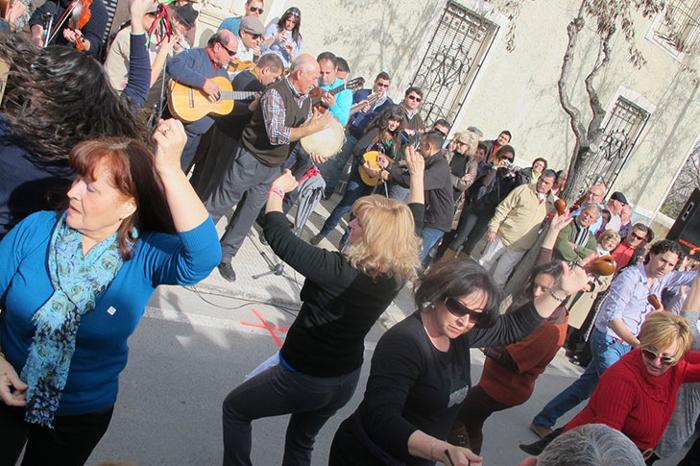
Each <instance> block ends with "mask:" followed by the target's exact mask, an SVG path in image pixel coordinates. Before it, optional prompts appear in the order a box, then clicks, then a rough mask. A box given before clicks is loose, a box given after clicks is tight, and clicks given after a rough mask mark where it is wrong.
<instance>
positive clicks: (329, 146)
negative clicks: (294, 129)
mask: <svg viewBox="0 0 700 466" xmlns="http://www.w3.org/2000/svg"><path fill="white" fill-rule="evenodd" d="M299 143H300V144H301V147H302V148H303V149H304V150H305V151H306V153H307V154H309V155H310V156H311V157H312V158H313V159H315V161H316V162H321V160H325V159H329V158H331V157H333V156H334V155H335V154H337V153H338V152H340V149H342V148H343V143H345V129H344V128H343V125H341V124H340V122H339V121H338V120H336V119H335V118H331V119H330V123H329V125H328V126H327V127H326V128H324V129H322V130H321V131H318V132H316V133H313V134H309V135H308V136H304V137H303V138H301V140H300V141H299Z"/></svg>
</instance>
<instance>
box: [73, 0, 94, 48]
mask: <svg viewBox="0 0 700 466" xmlns="http://www.w3.org/2000/svg"><path fill="white" fill-rule="evenodd" d="M73 3H74V4H75V6H74V7H73V12H72V13H71V16H72V17H71V21H70V26H71V28H72V29H73V30H74V31H76V33H77V35H76V37H75V48H76V49H78V50H80V51H81V52H84V51H85V50H87V47H88V46H87V45H85V39H83V36H82V33H80V32H79V31H80V30H81V29H82V28H84V27H85V25H86V24H87V23H88V22H89V21H90V18H92V12H91V11H90V6H91V5H92V0H76V1H75V2H73Z"/></svg>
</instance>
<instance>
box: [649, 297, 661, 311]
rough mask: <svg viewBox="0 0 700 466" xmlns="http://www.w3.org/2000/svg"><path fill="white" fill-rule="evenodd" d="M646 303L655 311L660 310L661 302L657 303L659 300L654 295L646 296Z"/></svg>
mask: <svg viewBox="0 0 700 466" xmlns="http://www.w3.org/2000/svg"><path fill="white" fill-rule="evenodd" d="M647 302H648V303H649V304H651V305H652V307H653V308H654V310H655V311H658V310H660V309H661V307H662V306H661V301H659V298H657V297H656V295H655V294H650V295H649V296H647Z"/></svg>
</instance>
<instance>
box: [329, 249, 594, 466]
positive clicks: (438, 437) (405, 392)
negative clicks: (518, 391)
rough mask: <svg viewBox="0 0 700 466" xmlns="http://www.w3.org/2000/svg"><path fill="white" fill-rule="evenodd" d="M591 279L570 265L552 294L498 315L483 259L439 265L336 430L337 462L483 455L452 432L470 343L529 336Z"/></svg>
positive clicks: (465, 385) (467, 459)
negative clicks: (457, 441) (452, 438)
mask: <svg viewBox="0 0 700 466" xmlns="http://www.w3.org/2000/svg"><path fill="white" fill-rule="evenodd" d="M587 282H588V276H587V275H586V272H585V271H584V270H583V269H582V268H581V267H575V268H573V269H569V268H568V267H567V266H565V265H563V272H562V274H561V278H560V279H559V281H558V283H556V284H555V285H554V286H553V287H552V288H551V289H550V290H549V291H548V292H547V293H544V294H543V295H542V296H540V297H538V298H537V299H535V301H534V303H533V302H530V303H527V304H525V305H524V306H523V307H521V308H520V309H518V310H516V311H514V312H512V313H510V314H505V315H498V310H497V309H498V289H497V287H496V285H495V284H494V283H493V281H492V280H491V278H490V277H489V275H488V274H487V273H486V271H485V270H484V269H483V268H482V267H481V266H479V265H478V264H476V263H474V262H473V261H465V260H454V261H449V262H442V263H437V264H435V265H433V267H431V268H430V270H429V271H428V273H427V274H426V276H425V277H424V278H423V279H422V280H421V281H420V284H419V286H418V288H417V290H416V296H415V301H416V306H417V308H418V310H417V311H416V312H415V313H414V314H413V315H411V316H409V317H408V318H406V319H405V320H403V321H402V322H400V323H398V324H396V325H395V326H394V327H392V328H391V329H389V330H388V331H387V332H386V333H385V334H384V335H383V336H382V338H381V339H380V340H379V343H378V344H377V348H376V349H375V351H374V356H373V358H372V369H371V372H370V376H369V380H368V381H367V389H366V390H365V396H364V399H363V401H362V403H361V404H360V406H359V408H358V409H357V410H356V411H355V413H354V414H353V415H352V416H350V417H349V418H348V419H346V420H345V421H344V422H343V423H342V424H341V426H340V428H339V429H338V431H337V432H336V434H335V438H334V439H333V445H332V446H331V454H330V463H329V464H330V465H332V466H339V465H357V464H362V465H363V466H371V465H387V464H389V465H399V464H406V465H428V464H432V463H434V462H435V461H440V462H442V463H445V464H454V465H469V464H471V465H476V464H481V458H480V457H479V456H477V455H476V454H475V453H473V452H472V451H471V450H469V449H466V448H463V447H459V446H455V445H452V444H450V443H448V442H446V441H445V439H446V438H447V434H448V432H449V430H450V427H451V426H452V423H453V422H454V419H455V416H456V415H457V411H458V409H459V405H460V404H461V402H462V400H464V398H465V396H466V395H467V393H468V391H469V389H470V378H471V376H470V358H469V348H474V347H481V346H493V345H502V344H508V343H512V342H514V341H517V340H519V339H521V338H523V337H525V336H526V335H528V334H530V333H531V332H532V331H533V330H535V329H536V328H537V327H538V326H539V325H541V324H542V322H543V320H544V319H546V318H548V317H549V316H550V315H551V314H552V312H553V311H554V310H555V309H556V308H557V307H559V305H560V304H561V303H562V302H563V301H564V300H565V299H566V297H567V296H569V295H570V294H572V293H575V292H577V291H578V290H580V289H582V288H583V287H584V286H585V285H586V283H587Z"/></svg>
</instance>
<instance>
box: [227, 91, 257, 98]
mask: <svg viewBox="0 0 700 466" xmlns="http://www.w3.org/2000/svg"><path fill="white" fill-rule="evenodd" d="M257 94H258V92H253V91H230V92H226V91H224V92H222V93H221V98H222V99H226V100H253V98H254V97H255V96H256V95H257Z"/></svg>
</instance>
